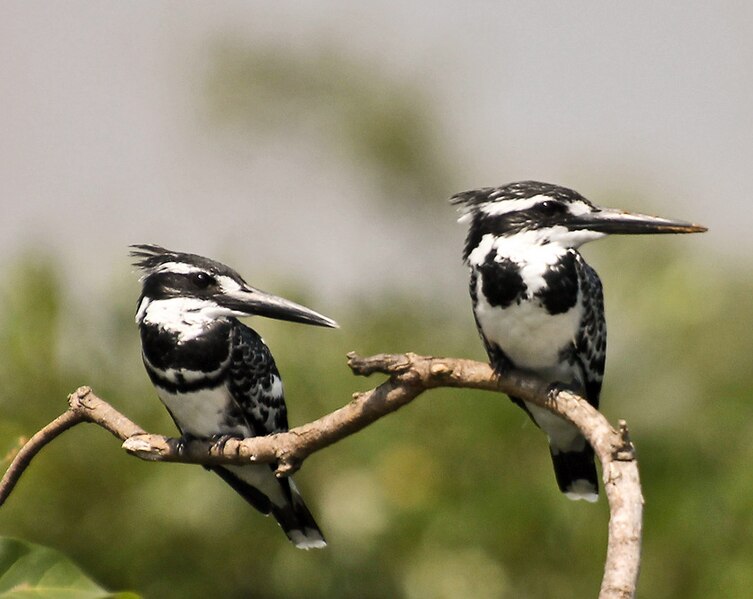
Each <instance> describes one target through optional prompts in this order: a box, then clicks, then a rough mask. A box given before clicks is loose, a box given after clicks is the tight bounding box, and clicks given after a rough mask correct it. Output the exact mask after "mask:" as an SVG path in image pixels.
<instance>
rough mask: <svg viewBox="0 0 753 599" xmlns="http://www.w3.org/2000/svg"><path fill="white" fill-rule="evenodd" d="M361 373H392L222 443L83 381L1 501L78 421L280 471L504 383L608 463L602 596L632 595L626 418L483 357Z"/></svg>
mask: <svg viewBox="0 0 753 599" xmlns="http://www.w3.org/2000/svg"><path fill="white" fill-rule="evenodd" d="M348 365H349V366H350V368H351V370H352V371H353V373H354V374H356V375H361V376H369V375H371V374H373V373H382V374H386V375H388V376H389V378H388V379H387V380H386V381H384V382H383V383H382V384H380V385H378V386H377V387H375V388H374V389H371V390H369V391H364V392H359V393H354V394H353V399H352V400H351V401H350V402H349V403H348V404H347V405H345V406H343V407H342V408H340V409H338V410H335V411H334V412H332V413H330V414H327V415H325V416H323V417H321V418H319V419H318V420H315V421H313V422H310V423H308V424H304V425H302V426H299V427H296V428H293V429H291V430H290V431H288V432H285V433H278V434H275V435H269V436H265V437H254V438H249V439H227V440H223V441H222V442H212V441H204V440H192V441H190V442H185V443H184V442H182V441H180V440H178V439H174V438H169V437H164V436H161V435H152V434H147V433H145V432H144V431H143V430H142V429H141V428H140V427H139V426H138V425H136V424H134V423H133V422H131V421H130V420H128V418H126V417H125V416H123V415H122V414H120V413H119V412H118V411H117V410H115V409H114V408H113V407H112V406H110V405H109V404H108V403H106V402H105V401H103V400H102V399H100V398H99V397H97V396H96V395H95V394H94V393H93V392H92V390H91V389H90V388H88V387H81V388H79V389H77V390H76V391H75V392H74V393H72V394H71V395H70V396H69V398H68V403H69V408H68V410H67V411H66V412H65V413H63V414H62V415H61V416H60V417H58V418H57V419H55V420H54V421H53V422H51V423H50V424H48V425H47V426H46V427H44V428H43V429H42V430H40V431H39V432H38V433H36V434H35V435H34V436H33V437H32V438H31V439H30V440H29V441H28V442H27V443H26V444H25V445H24V446H23V447H22V448H21V449H20V450H19V452H18V453H17V454H16V456H15V458H14V459H13V461H12V463H11V465H10V467H9V468H8V470H7V472H6V473H5V475H4V476H3V478H2V480H1V481H0V505H2V504H3V502H4V501H5V500H6V499H7V497H8V495H10V493H11V491H12V490H13V488H14V486H15V484H16V482H18V479H19V478H20V476H21V474H22V473H23V471H24V470H25V469H26V467H27V466H28V465H29V463H30V462H31V460H32V458H33V457H34V456H35V455H36V454H37V453H38V452H39V451H40V449H42V447H44V446H45V445H46V444H48V443H50V442H51V441H52V440H53V439H55V438H56V437H57V436H58V435H60V434H61V433H63V432H64V431H66V430H68V429H69V428H71V427H72V426H74V425H76V424H78V423H80V422H91V423H94V424H97V425H99V426H101V427H103V428H104V429H106V430H108V431H109V432H110V433H112V434H113V435H114V436H115V437H117V438H118V439H120V440H121V441H123V448H124V449H125V450H126V451H128V452H129V453H132V454H133V455H136V456H137V457H139V458H142V459H146V460H156V461H164V462H184V463H198V464H218V463H222V464H247V463H249V462H260V463H276V464H277V470H276V474H277V476H288V475H290V474H291V473H293V472H295V470H297V469H298V468H300V466H301V464H302V463H303V461H304V460H305V459H306V458H307V457H308V456H310V455H311V454H312V453H314V452H316V451H318V450H320V449H322V448H324V447H327V446H329V445H332V444H333V443H336V442H337V441H339V440H340V439H343V438H345V437H347V436H349V435H352V434H353V433H356V432H358V431H360V430H361V429H363V428H365V427H367V426H368V425H370V424H371V423H373V422H374V421H376V420H378V419H379V418H381V417H383V416H385V415H387V414H389V413H391V412H394V411H395V410H397V409H399V408H401V407H402V406H404V405H405V404H407V403H409V402H411V401H412V400H413V399H415V398H416V397H417V396H418V395H420V394H421V393H423V392H424V391H426V390H429V389H434V388H436V387H456V388H457V387H466V388H472V389H483V390H487V391H502V392H504V393H506V394H508V395H514V396H515V397H520V398H521V399H523V400H525V401H528V402H531V403H534V404H536V405H539V406H543V407H545V408H547V409H548V410H550V411H552V412H554V413H555V414H558V415H560V416H562V417H564V418H566V419H568V420H570V421H571V422H572V423H573V424H575V425H576V426H577V427H578V428H579V429H580V430H581V432H582V433H583V434H584V436H585V437H586V439H588V442H589V443H590V444H591V445H592V446H593V448H594V451H595V453H596V455H597V457H598V458H599V460H600V461H601V465H602V472H603V480H604V488H605V491H606V496H607V501H608V502H609V509H610V519H609V541H608V547H607V558H606V564H605V569H604V577H603V579H602V584H601V591H600V594H599V597H600V599H627V598H630V597H633V596H634V595H635V587H636V584H637V580H638V571H639V565H640V545H641V527H642V514H643V497H642V495H641V487H640V479H639V475H638V464H637V460H636V456H635V450H634V447H633V445H632V443H631V442H630V439H629V436H628V430H627V425H626V424H625V422H624V421H620V424H619V430H615V429H614V428H613V427H612V426H611V425H610V424H609V422H608V421H607V420H606V418H604V416H602V415H601V413H600V412H599V411H598V410H596V409H594V408H593V407H592V406H591V405H589V404H588V402H586V401H585V400H584V399H583V398H581V397H579V396H578V395H576V394H574V393H572V392H570V391H567V390H563V389H556V388H553V387H551V386H549V385H547V384H545V383H544V382H542V381H540V380H539V379H537V378H535V377H532V376H530V375H526V374H523V373H520V372H516V371H513V372H510V373H507V374H505V376H504V377H500V376H497V375H496V374H495V373H494V372H493V371H492V369H491V368H490V367H489V366H488V365H486V364H482V363H480V362H475V361H472V360H461V359H455V358H433V357H426V356H418V355H416V354H411V353H408V354H394V355H393V354H379V355H376V356H371V357H366V358H364V357H360V356H358V355H356V354H355V353H350V354H348Z"/></svg>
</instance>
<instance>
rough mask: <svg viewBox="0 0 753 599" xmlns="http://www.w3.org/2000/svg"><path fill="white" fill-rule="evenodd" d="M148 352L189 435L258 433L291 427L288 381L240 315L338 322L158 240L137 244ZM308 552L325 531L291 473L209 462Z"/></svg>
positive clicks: (140, 313)
mask: <svg viewBox="0 0 753 599" xmlns="http://www.w3.org/2000/svg"><path fill="white" fill-rule="evenodd" d="M132 247H133V248H134V250H133V251H132V252H131V255H132V256H133V257H134V258H137V259H138V261H137V262H136V264H135V265H136V266H138V267H139V268H141V269H142V271H143V276H142V277H141V282H142V293H141V297H140V298H139V301H138V309H137V311H136V323H137V324H138V325H139V329H140V332H141V347H142V357H143V361H144V365H145V366H146V371H147V373H148V374H149V378H150V379H151V381H152V383H153V384H154V386H155V388H156V390H157V395H158V396H159V398H160V399H161V400H162V402H163V403H164V404H165V406H166V407H167V410H168V411H169V412H170V415H171V416H172V417H173V420H174V421H175V424H176V425H177V426H178V428H179V429H180V432H181V435H182V436H183V438H184V439H190V438H198V439H218V440H220V439H222V438H224V437H227V436H237V437H254V436H258V435H269V434H272V433H277V432H281V431H286V430H288V418H287V409H286V406H285V399H284V397H283V390H282V380H281V379H280V373H279V372H278V370H277V366H276V365H275V361H274V359H273V358H272V354H271V353H270V351H269V348H268V347H267V346H266V344H265V343H264V341H263V340H262V338H261V337H260V336H259V335H258V334H257V333H256V331H254V330H253V329H251V328H249V327H247V326H246V325H244V324H242V323H241V322H240V321H239V320H238V317H241V316H252V315H259V316H267V317H269V318H277V319H281V320H290V321H294V322H300V323H305V324H313V325H319V326H325V327H336V326H337V324H336V323H335V321H334V320H332V319H330V318H327V317H326V316H322V315H321V314H318V313H316V312H314V311H313V310H309V309H308V308H305V307H303V306H300V305H298V304H295V303H293V302H291V301H288V300H286V299H283V298H280V297H277V296H274V295H271V294H269V293H266V292H264V291H261V290H259V289H255V288H254V287H251V286H250V285H248V284H247V283H246V282H245V281H244V280H243V278H242V277H241V276H240V275H239V274H238V273H237V272H235V271H234V270H233V269H231V268H229V267H227V266H225V265H224V264H220V263H219V262H215V261H214V260H209V259H207V258H203V257H202V256H197V255H195V254H186V253H182V252H174V251H171V250H166V249H164V248H162V247H159V246H157V245H136V246H132ZM209 469H210V470H212V471H213V472H216V473H217V474H218V475H219V476H220V477H221V478H222V479H223V480H224V481H225V482H226V483H228V484H229V485H230V486H231V487H232V488H233V489H235V491H237V492H238V493H239V494H240V495H242V496H243V498H244V499H246V501H248V502H249V503H250V504H251V505H252V506H253V507H255V508H256V509H257V510H259V511H260V512H262V513H264V514H269V513H271V514H272V515H273V516H274V517H275V518H276V519H277V522H278V523H279V524H280V526H281V527H282V529H283V531H285V534H286V535H287V536H288V538H289V539H290V540H291V541H292V542H293V543H294V544H295V545H296V547H300V548H302V549H310V548H315V547H324V546H325V545H326V543H325V540H324V536H323V535H322V532H321V531H320V530H319V527H318V526H317V524H316V522H315V521H314V518H313V517H312V515H311V513H310V512H309V510H308V508H307V507H306V505H305V504H304V502H303V499H302V498H301V495H300V493H299V492H298V489H297V487H296V485H295V483H294V482H293V480H292V479H291V478H276V477H275V475H274V468H273V467H272V466H270V465H269V464H250V465H248V466H245V465H244V466H211V467H209Z"/></svg>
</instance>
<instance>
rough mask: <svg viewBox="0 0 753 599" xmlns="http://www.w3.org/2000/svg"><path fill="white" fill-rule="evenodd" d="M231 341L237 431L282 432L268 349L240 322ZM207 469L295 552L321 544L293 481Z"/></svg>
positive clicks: (254, 469) (279, 392)
mask: <svg viewBox="0 0 753 599" xmlns="http://www.w3.org/2000/svg"><path fill="white" fill-rule="evenodd" d="M232 340H233V344H232V350H231V357H230V365H229V367H228V369H229V371H228V377H227V388H228V391H229V393H230V395H231V397H232V398H233V400H234V402H235V404H234V407H235V408H236V410H235V411H236V413H237V415H238V416H239V417H240V418H242V419H243V420H244V421H245V425H246V426H245V427H242V428H246V429H247V433H246V434H247V436H251V437H253V436H263V435H269V434H273V433H278V432H283V431H287V430H288V416H287V408H286V406H285V398H284V394H283V389H282V380H281V378H280V373H279V372H278V370H277V366H276V365H275V362H274V359H273V358H272V353H271V352H270V351H269V348H268V347H267V346H266V344H265V343H264V341H263V340H262V338H261V337H260V336H259V335H258V333H256V331H254V330H253V329H250V328H249V327H247V326H245V325H243V324H241V323H240V322H237V323H236V324H235V327H234V330H233V335H232ZM211 469H212V470H213V471H214V472H216V473H217V474H219V475H220V476H221V477H222V479H223V480H224V481H225V482H226V483H228V484H229V485H230V486H231V487H233V489H235V490H236V491H237V492H238V493H240V495H241V496H243V498H244V499H246V501H248V502H249V503H250V504H251V505H252V506H254V507H255V508H256V509H258V510H259V511H260V512H262V513H263V514H269V513H271V514H272V515H273V516H274V517H275V518H276V519H277V522H278V523H279V524H280V526H281V527H282V529H283V531H285V534H286V535H287V536H288V538H289V539H290V540H291V541H292V542H293V543H295V545H296V546H297V547H300V548H302V549H311V548H318V547H324V546H325V545H326V542H325V540H324V536H323V535H322V532H321V530H320V529H319V526H318V525H317V524H316V521H315V520H314V517H313V516H312V515H311V512H310V511H309V510H308V508H307V507H306V504H305V503H304V502H303V498H302V497H301V494H300V493H299V492H298V488H297V487H296V485H295V483H294V482H293V479H292V478H290V477H288V478H277V477H276V476H275V474H274V469H275V466H274V465H273V464H272V465H269V464H251V465H248V466H216V467H212V468H211Z"/></svg>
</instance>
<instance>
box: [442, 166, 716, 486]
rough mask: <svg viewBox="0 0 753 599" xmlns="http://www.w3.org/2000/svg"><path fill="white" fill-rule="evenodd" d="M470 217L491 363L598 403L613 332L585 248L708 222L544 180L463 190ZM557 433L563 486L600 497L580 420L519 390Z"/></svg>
mask: <svg viewBox="0 0 753 599" xmlns="http://www.w3.org/2000/svg"><path fill="white" fill-rule="evenodd" d="M451 202H452V203H453V204H456V205H457V206H459V210H460V211H461V213H462V216H461V217H460V219H459V222H463V223H468V224H469V231H468V236H467V238H466V242H465V249H464V252H463V259H464V261H465V262H466V264H467V265H468V266H469V267H470V275H471V276H470V294H471V301H472V303H473V314H474V317H475V320H476V326H477V328H478V331H479V333H480V335H481V339H482V340H483V342H484V346H485V348H486V352H487V354H488V355H489V360H490V362H491V365H492V367H493V368H494V369H495V370H496V371H497V372H498V373H504V372H505V371H506V370H508V369H511V368H517V369H520V370H523V371H527V372H530V373H532V374H535V375H537V376H539V377H541V378H543V379H544V380H545V381H547V382H549V383H551V384H556V385H563V386H566V387H568V388H571V389H574V390H575V391H576V392H578V393H579V394H581V395H583V396H584V397H585V398H586V399H587V400H588V402H589V403H590V404H591V405H593V406H594V407H596V408H598V407H599V394H600V392H601V383H602V377H603V374H604V360H605V357H606V343H607V331H606V322H605V320H604V303H603V296H602V287H601V281H600V280H599V276H598V275H597V274H596V271H595V270H594V269H593V268H591V267H590V266H589V265H588V264H586V262H585V260H584V259H583V257H582V256H581V255H580V253H578V251H577V249H578V248H579V247H580V246H581V245H582V244H584V243H586V242H588V241H593V240H595V239H600V238H602V237H604V236H605V235H609V234H614V233H623V234H640V233H697V232H702V231H705V230H706V229H705V228H704V227H701V226H699V225H694V224H690V223H686V222H681V221H674V220H666V219H663V218H657V217H653V216H646V215H643V214H632V213H628V212H624V211H622V210H614V209H610V208H600V207H598V206H594V205H593V204H592V203H591V202H589V201H588V200H586V198H584V197H583V196H581V195H580V194H578V193H577V192H575V191H573V190H571V189H566V188H564V187H559V186H557V185H550V184H547V183H539V182H536V181H522V182H518V183H511V184H509V185H504V186H502V187H488V188H484V189H476V190H472V191H466V192H462V193H459V194H457V195H455V196H453V198H452V199H451ZM510 399H512V401H513V402H515V403H516V404H517V405H519V406H520V407H521V408H523V409H524V410H525V411H526V412H527V413H528V415H529V416H530V418H531V419H532V420H533V422H534V423H535V424H536V425H537V426H539V428H541V429H542V430H543V431H544V432H545V433H546V434H547V435H548V437H549V449H550V453H551V456H552V462H553V465H554V473H555V476H556V478H557V484H558V485H559V488H560V490H561V491H562V492H563V493H565V495H567V497H569V498H570V499H585V500H586V501H596V499H597V498H598V493H599V486H598V479H597V476H596V468H595V466H594V453H593V449H592V448H591V446H590V445H589V444H588V443H587V442H586V439H585V438H584V437H583V436H582V435H581V434H580V433H579V431H578V429H577V428H576V427H575V426H574V425H573V424H571V423H569V422H567V421H565V420H564V419H562V418H559V417H558V416H555V415H554V414H552V413H551V412H549V411H547V410H545V409H544V408H541V407H539V406H536V405H533V404H531V403H527V402H524V401H522V400H520V399H519V398H516V397H511V398H510Z"/></svg>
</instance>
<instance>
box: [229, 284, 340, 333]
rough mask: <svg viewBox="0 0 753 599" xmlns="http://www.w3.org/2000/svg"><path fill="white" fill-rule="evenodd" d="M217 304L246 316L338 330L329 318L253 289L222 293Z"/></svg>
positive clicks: (245, 288) (246, 288)
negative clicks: (263, 317) (264, 317)
mask: <svg viewBox="0 0 753 599" xmlns="http://www.w3.org/2000/svg"><path fill="white" fill-rule="evenodd" d="M217 302H218V303H219V304H221V305H222V306H224V307H226V308H228V309H230V310H233V311H235V312H239V313H242V314H245V315H248V316H266V317H267V318H275V319H277V320H288V321H291V322H300V323H303V324H313V325H317V326H320V327H331V328H338V324H337V323H336V322H335V321H334V320H332V319H331V318H327V317H326V316H324V315H322V314H319V313H318V312H314V311H313V310H310V309H309V308H306V307H305V306H301V305H300V304H296V303H295V302H291V301H290V300H286V299H285V298H282V297H278V296H276V295H272V294H271V293H267V292H266V291H262V290H261V289H255V288H253V287H244V288H242V289H240V290H238V291H232V292H229V293H224V294H222V295H221V296H219V297H218V298H217Z"/></svg>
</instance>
